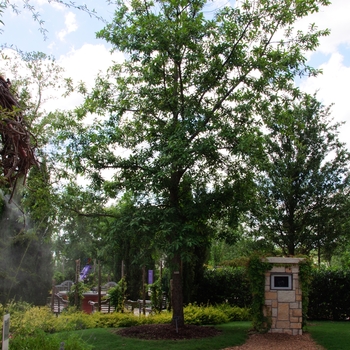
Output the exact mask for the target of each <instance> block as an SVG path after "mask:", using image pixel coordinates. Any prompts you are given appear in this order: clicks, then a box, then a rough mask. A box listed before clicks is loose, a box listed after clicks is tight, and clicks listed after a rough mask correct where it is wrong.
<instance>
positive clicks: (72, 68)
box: [45, 44, 124, 110]
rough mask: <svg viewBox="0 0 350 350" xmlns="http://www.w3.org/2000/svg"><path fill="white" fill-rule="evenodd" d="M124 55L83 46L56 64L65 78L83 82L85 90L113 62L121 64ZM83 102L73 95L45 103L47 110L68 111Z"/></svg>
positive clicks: (98, 46) (104, 48) (101, 48)
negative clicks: (62, 70)
mask: <svg viewBox="0 0 350 350" xmlns="http://www.w3.org/2000/svg"><path fill="white" fill-rule="evenodd" d="M123 60H124V55H123V54H122V53H120V52H115V53H113V54H111V53H110V51H109V49H107V47H105V46H104V45H102V44H101V45H92V44H85V45H83V46H82V47H81V48H80V49H77V50H76V49H72V50H71V51H70V52H68V53H67V54H66V55H62V56H60V58H59V59H58V60H57V62H58V64H59V65H60V66H61V67H63V68H64V69H65V76H66V77H70V78H72V79H73V81H74V82H75V83H77V82H78V81H83V82H84V83H85V84H86V86H87V88H88V89H90V88H92V87H93V86H94V81H95V78H96V76H97V74H98V73H99V71H102V72H105V71H106V70H107V69H108V68H109V67H110V66H111V65H112V64H113V61H114V62H119V63H121V62H122V61H123ZM82 102H83V98H82V96H81V95H79V94H77V93H73V94H71V95H70V96H68V97H66V98H58V99H55V100H51V101H49V102H48V103H46V105H45V108H46V109H47V110H55V109H64V110H69V109H73V108H74V107H77V106H78V105H79V104H81V103H82Z"/></svg>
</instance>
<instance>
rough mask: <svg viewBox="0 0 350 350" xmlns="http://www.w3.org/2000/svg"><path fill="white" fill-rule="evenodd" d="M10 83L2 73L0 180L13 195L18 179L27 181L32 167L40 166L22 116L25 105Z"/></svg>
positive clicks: (31, 137)
mask: <svg viewBox="0 0 350 350" xmlns="http://www.w3.org/2000/svg"><path fill="white" fill-rule="evenodd" d="M10 87H11V83H10V81H9V80H8V79H7V80H5V79H4V78H3V77H2V76H0V141H1V143H0V168H1V169H0V170H2V174H1V175H0V182H1V184H2V185H6V186H8V187H9V188H10V190H11V196H10V201H11V199H12V197H13V194H14V191H15V188H16V185H17V180H18V179H19V178H23V184H25V181H26V177H27V174H28V171H29V169H30V168H31V167H32V166H37V165H38V161H37V159H36V156H35V148H36V142H35V137H34V135H33V134H32V133H31V132H30V131H29V130H28V126H27V125H26V123H25V121H24V119H23V113H22V109H21V107H20V105H19V103H18V101H17V100H16V98H15V97H14V95H13V93H12V92H11V90H10Z"/></svg>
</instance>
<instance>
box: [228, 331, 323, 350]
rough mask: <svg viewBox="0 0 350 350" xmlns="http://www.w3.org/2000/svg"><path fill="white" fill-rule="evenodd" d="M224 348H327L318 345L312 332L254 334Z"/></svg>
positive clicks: (273, 349)
mask: <svg viewBox="0 0 350 350" xmlns="http://www.w3.org/2000/svg"><path fill="white" fill-rule="evenodd" d="M223 350H325V348H323V347H322V346H320V345H317V344H316V343H315V342H314V341H313V339H312V338H311V336H310V334H308V333H304V334H303V335H288V334H274V333H267V334H252V335H250V336H249V339H248V340H247V342H246V343H245V344H243V345H240V346H234V347H231V348H225V349H223Z"/></svg>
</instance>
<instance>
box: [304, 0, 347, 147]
mask: <svg viewBox="0 0 350 350" xmlns="http://www.w3.org/2000/svg"><path fill="white" fill-rule="evenodd" d="M349 13H350V1H343V0H333V1H332V4H331V5H329V6H327V7H323V8H321V11H320V12H319V13H317V14H313V15H311V16H309V17H308V18H307V22H309V23H310V22H314V23H315V24H316V25H317V26H318V28H319V29H325V28H329V29H330V30H331V34H330V35H329V36H328V37H323V38H321V39H320V46H319V47H318V49H317V51H316V52H315V54H317V53H321V54H324V55H328V56H327V58H326V59H325V61H324V62H323V63H321V64H320V65H319V66H318V67H316V68H320V69H322V71H323V74H320V75H319V76H318V77H312V78H308V79H305V80H304V81H303V82H302V83H301V85H300V87H301V89H302V90H303V91H305V92H308V93H311V94H313V93H315V92H317V97H318V98H319V100H320V101H322V103H324V104H325V105H327V106H328V105H330V104H334V106H333V107H332V117H333V118H334V119H335V120H336V121H345V122H346V124H345V125H344V126H343V127H342V128H341V134H340V138H341V140H342V141H343V142H346V143H347V145H348V148H350V140H349V137H348V135H349V133H350V107H349V103H348V99H349V97H348V95H349V93H348V86H349V81H350V66H349V65H348V63H346V62H348V60H345V59H346V58H348V57H349V56H350V36H349V32H350V21H349V20H348V14H349ZM304 23H306V22H304ZM340 50H341V51H340ZM344 55H345V56H344ZM308 57H309V58H310V59H312V58H313V54H310V55H308Z"/></svg>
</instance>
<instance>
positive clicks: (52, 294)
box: [51, 280, 56, 312]
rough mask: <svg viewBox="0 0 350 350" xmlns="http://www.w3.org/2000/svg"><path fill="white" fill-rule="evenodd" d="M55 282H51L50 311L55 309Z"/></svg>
mask: <svg viewBox="0 0 350 350" xmlns="http://www.w3.org/2000/svg"><path fill="white" fill-rule="evenodd" d="M55 285H56V282H55V280H52V292H51V311H52V312H53V311H54V309H55V294H56V286H55Z"/></svg>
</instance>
